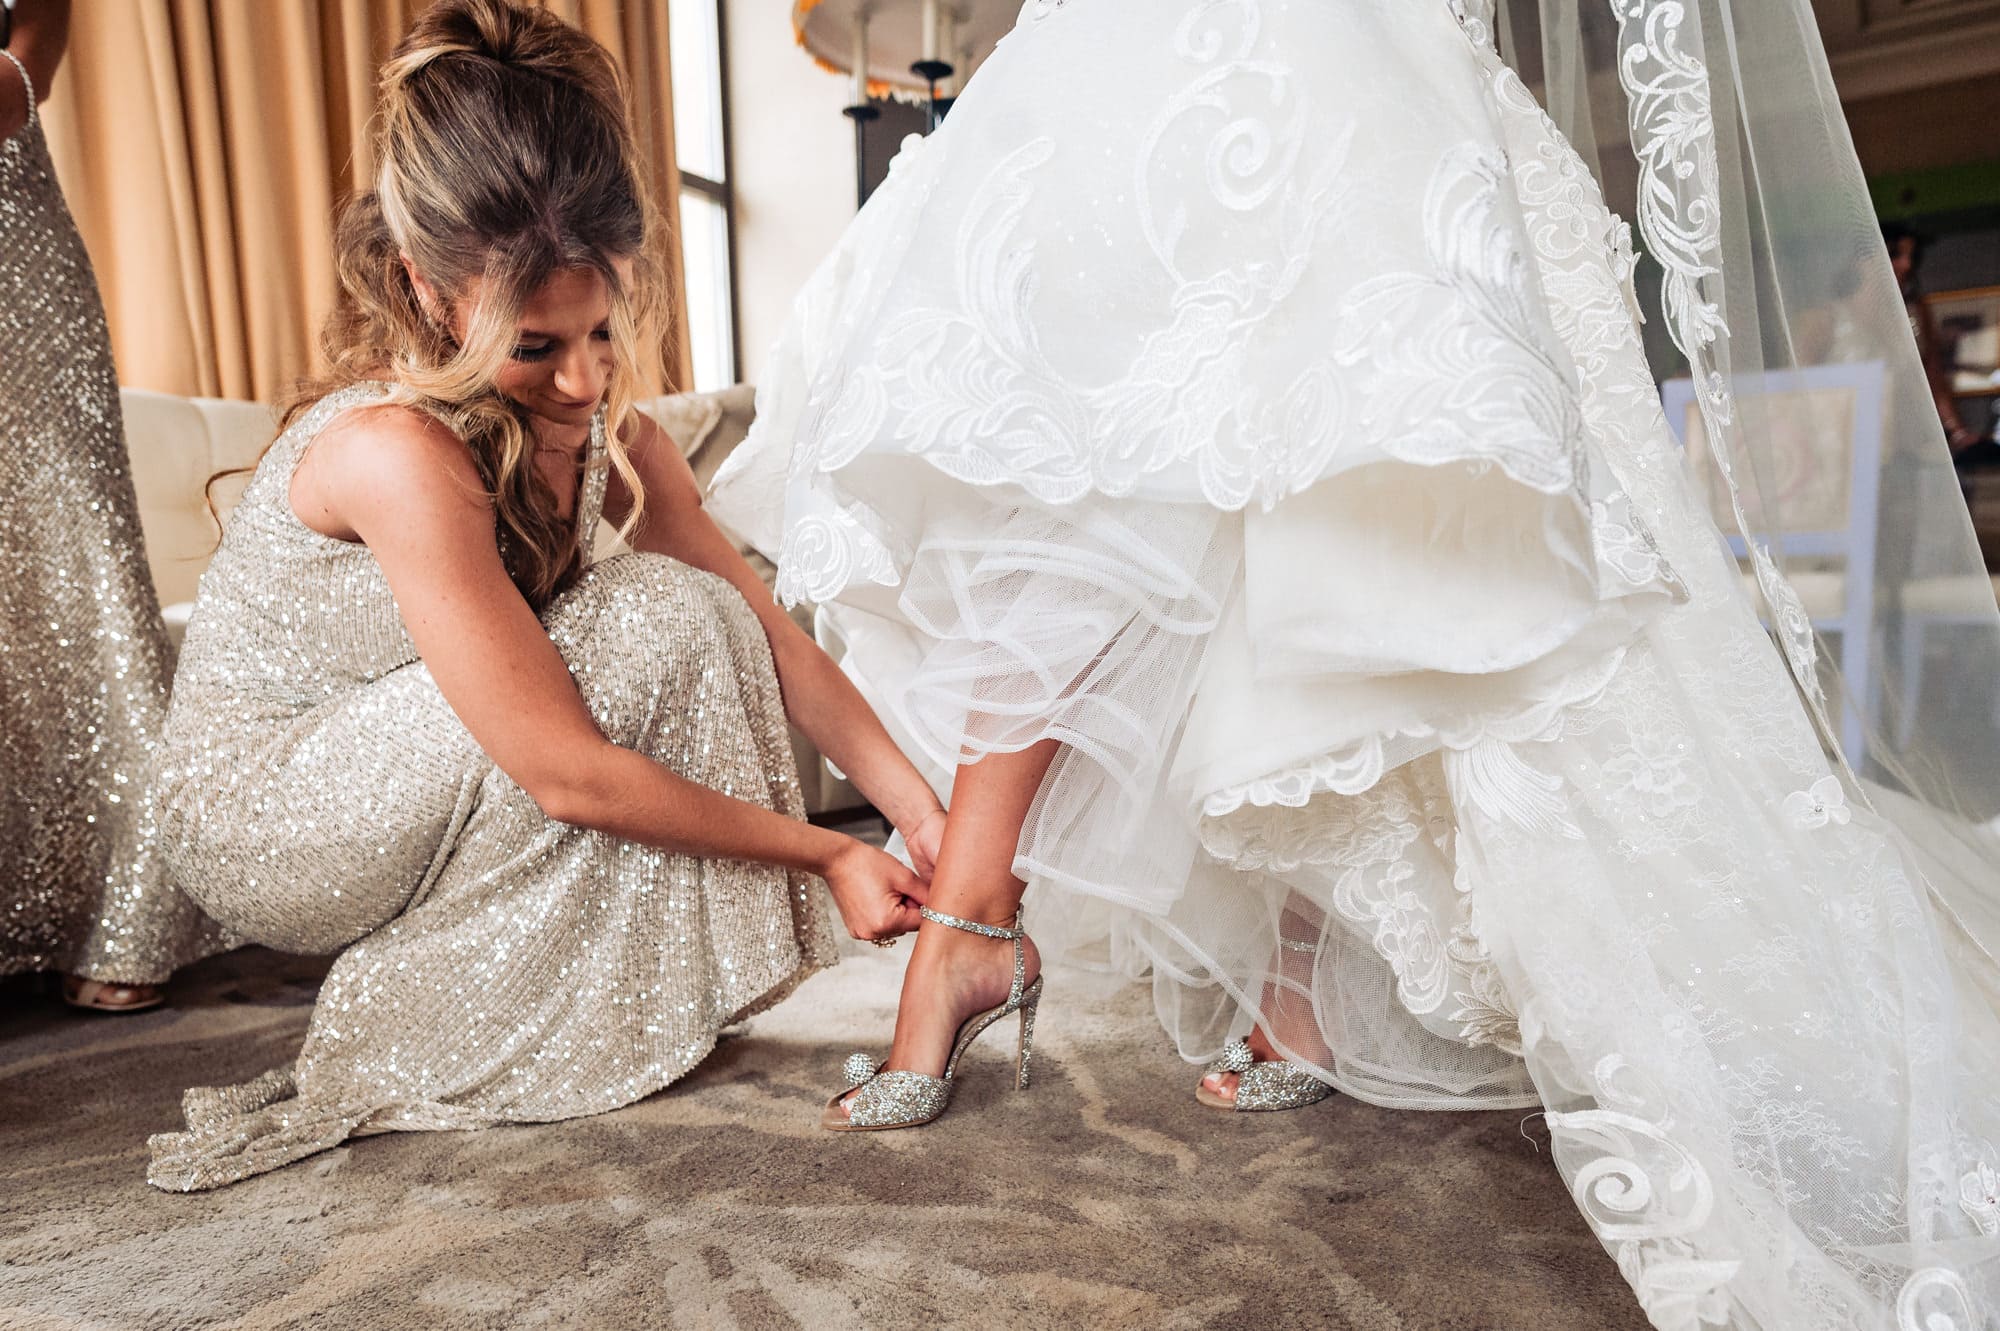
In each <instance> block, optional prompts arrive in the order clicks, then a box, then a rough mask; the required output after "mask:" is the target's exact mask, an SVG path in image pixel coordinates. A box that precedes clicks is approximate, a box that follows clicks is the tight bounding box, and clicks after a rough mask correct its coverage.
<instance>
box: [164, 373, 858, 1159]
mask: <svg viewBox="0 0 2000 1331" xmlns="http://www.w3.org/2000/svg"><path fill="white" fill-rule="evenodd" d="M385 391H386V390H385V388H384V386H381V385H367V384H364V385H358V386H356V387H353V388H349V389H345V390H342V391H341V392H338V393H335V394H333V395H331V396H329V397H327V398H325V399H323V400H322V401H320V402H319V403H317V404H316V405H314V406H313V407H311V408H309V409H308V410H307V411H305V412H304V413H303V414H301V415H300V416H299V417H298V419H297V420H295V421H294V422H293V424H292V425H291V426H290V428H288V429H287V430H286V431H285V433H284V434H282V435H281V436H280V437H279V439H278V441H277V443H276V444H275V445H273V447H272V449H271V451H270V452H269V453H267V454H266V455H265V457H264V459H263V461H262V462H261V463H260V464H259V465H258V468H257V472H256V474H255V476H253V477H252V479H251V482H250V485H249V487H248V488H247V489H246V490H245V492H244V495H243V499H242V502H241V503H240V504H239V505H238V506H237V508H236V509H235V511H234V512H233V513H232V514H231V517H230V522H229V528H228V532H227V534H226V535H225V536H224V538H223V543H222V548H221V549H220V550H219V551H218V552H217V554H216V558H215V561H214V563H213V564H211V565H210V567H209V570H208V572H207V573H205V574H204V575H203V577H202V581H201V590H200V593H199V596H198V598H197V600H196V602H195V610H194V615H193V618H192V620H191V621H190V623H189V626H188V633H187V641H186V643H185V645H184V646H183V648H182V652H181V660H180V669H179V672H178V673H177V675H176V676H175V683H174V698H173V707H172V710H171V713H170V715H169V717H168V724H167V742H166V749H167V753H166V766H165V769H164V771H163V775H162V777H161V782H160V786H161V798H162V813H161V823H162V828H163V831H164V833H165V839H166V845H167V847H168V858H169V859H170V861H171V862H172V864H173V866H174V869H175V871H176V873H177V874H178V875H179V877H180V880H181V881H182V882H184V883H185V884H186V886H187V890H188V891H189V892H190V893H192V894H193V895H194V896H195V897H197V898H198V899H199V900H200V901H201V902H202V904H203V905H204V906H205V907H206V908H207V909H208V910H209V911H210V913H211V914H213V915H214V916H215V917H216V918H217V919H219V920H222V921H224V922H225V923H226V924H227V925H228V926H229V927H230V928H231V929H233V930H235V931H237V932H238V933H240V934H241V935H242V936H243V937H244V938H246V939H249V940H251V941H253V942H258V943H263V944H265V945H267V946H270V947H276V948H280V949H283V950H286V951H293V952H315V953H324V952H335V951H338V952H340V957H339V959H338V960H337V961H336V962H335V963H334V965H333V969H332V970H331V971H330V972H329V973H328V975H327V977H326V982H325V984H324V985H323V986H322V987H321V990H320V995H319V1001H318V1003H317V1005H316V1006H315V1007H314V1009H313V1017H312V1024H311V1027H310V1029H309V1030H308V1032H307V1035H306V1041H305V1047H304V1049H303V1050H301V1052H300V1054H299V1057H298V1059H297V1061H296V1062H295V1063H293V1064H291V1065H289V1066H286V1067H283V1068H279V1069H275V1070H273V1071H272V1072H270V1073H268V1074H266V1075H265V1076H263V1077H261V1078H259V1079H257V1080H255V1081H252V1082H249V1083H246V1084H244V1085H240V1086H233V1087H227V1088H222V1089H207V1088H204V1089H197V1090H193V1091H190V1092H188V1095H187V1103H186V1108H187V1121H188V1126H187V1130H186V1131H184V1132H177V1133H169V1134H163V1135H160V1136H156V1137H154V1138H153V1140H152V1151H153V1163H152V1168H151V1171H150V1173H149V1175H148V1177H149V1178H150V1179H151V1180H152V1182H153V1183H154V1184H155V1185H157V1186H159V1187H162V1188H170V1189H178V1190H190V1189H197V1188H208V1187H215V1186H217V1185H220V1184H224V1183H229V1182H233V1181H235V1180H237V1179H241V1178H244V1177H247V1176H249V1175H252V1174H257V1173H261V1172H263V1171H265V1170H268V1169H273V1168H276V1167H277V1166H279V1165H282V1164H284V1163H286V1162H287V1161H291V1160H296V1159H298V1158H300V1157H302V1156H305V1155H309V1154H311V1153H313V1152H315V1151H321V1150H325V1149H327V1148H328V1147H331V1146H334V1145H337V1144H338V1143H340V1142H341V1141H343V1140H345V1139H346V1138H348V1137H349V1136H352V1135H355V1134H359V1133H369V1132H387V1131H394V1130H398V1129H405V1130H421V1129H445V1128H479V1127H485V1126H489V1125H491V1124H496V1123H502V1122H548V1121H553V1120H556V1119H565V1118H574V1117H578V1116H580V1115H585V1114H595V1113H601V1112H603V1111H605V1110H608V1109H615V1108H617V1107H619V1106H621V1105H625V1104H629V1103H631V1102H632V1101H634V1100H638V1099H641V1098H642V1097H644V1096H647V1095H650V1094H652V1093H653V1092H654V1091H657V1090H658V1089H660V1088H661V1087H662V1086H665V1085H666V1084H667V1083H669V1082H671V1081H673V1080H675V1079H676V1078H678V1077H680V1076H681V1075H682V1074H683V1073H685V1072H687V1071H688V1069H690V1068H692V1067H693V1066H694V1065H695V1064H696V1063H699V1062H700V1061H701V1060H702V1059H703V1058H704V1057H706V1056H707V1054H708V1052H709V1050H710V1049H711V1048H713V1046H714V1043H715V1039H716V1035H717V1033H718V1032H719V1031H720V1030H721V1029H722V1028H723V1027H724V1026H726V1025H728V1024H729V1023H730V1022H732V1021H735V1020H737V1019H738V1018H740V1017H743V1016H747V1015H749V1014H750V1013H752V1012H755V1011H758V1010H760V1009H762V1008H765V1007H768V1006H769V1005H771V1004H773V1003H775V1002H777V1001H778V1000H779V999H781V998H783V997H784V996H785V995H786V994H788V993H789V992H791V990H792V989H793V988H794V987H796V986H797V985H798V984H799V982H800V981H802V980H804V979H805V978H806V977H807V976H808V975H811V974H812V973H813V972H814V971H816V970H818V969H820V968H822V967H824V966H828V965H831V964H832V963H833V961H834V959H835V956H836V953H835V944H834V940H833V934H832V927H831V922H830V916H829V914H828V906H829V903H828V900H827V896H826V893H825V890H824V889H823V888H822V887H821V886H820V885H819V883H818V882H817V880H815V879H813V878H812V877H811V876H809V875H806V874H801V873H793V872H789V871H787V870H784V869H780V868H773V867H770V866H766V865H759V864H752V863H748V862H745V861H740V860H712V859H703V858H699V857H696V856H691V855H683V854H675V853H672V852H669V851H666V850H660V849H656V848H653V847H650V846H644V845H640V844H638V843H635V842H630V841H625V840H622V839H620V838H618V837H614V836H610V835H608V834H606V833H602V832H596V831H591V830H589V829H587V828H582V827H574V826H570V825H567V824H563V823H558V822H554V821H552V820H551V819H549V818H548V817H547V816H545V815H544V814H543V813H542V811H541V809H540V807H539V806H537V805H536V804H535V802H534V801H533V800H532V799H530V798H529V797H528V795H527V794H526V793H525V792H524V791H522V789H521V788H520V787H519V786H518V785H516V784H515V783H514V782H513V781H512V780H510V779H509V778H508V776H507V775H506V773H504V772H502V771H501V770H500V769H498V768H497V767H495V766H494V765H493V763H492V761H491V760H490V759H489V758H487V756H486V755H485V753H484V751H483V750H481V749H480V747H479V745H478V743H477V742H476V741H475V740H474V739H473V738H472V736H471V734H470V733H469V732H468V731H467V730H466V729H465V727H464V725H463V724H461V723H460V722H459V720H458V718H457V716H456V715H455V714H454V713H453V712H452V710H451V707H450V705H449V704H448V703H446V701H445V700H444V696H443V695H442V694H441V693H439V691H438V688H437V685H436V684H435V683H433V682H432V679H431V675H430V671H429V669H428V667H426V666H425V665H424V664H423V662H422V661H421V660H420V659H419V658H418V655H417V651H416V648H415V646H414V644H412V642H411V641H410V637H409V634H408V633H407V631H406V630H405V629H404V627H403V621H402V617H401V615H400V613H399V612H398V611H397V609H396V603H395V600H394V598H393V597H392V595H391V594H390V590H389V586H388V583H387V581H386V580H385V579H384V577H383V574H382V570H381V567H380V566H379V565H378V564H377V563H376V562H375V557H374V555H373V554H372V553H370V552H369V550H368V548H367V547H366V546H365V545H361V544H358V543H352V542H345V541H338V540H334V539H332V538H330V537H327V536H324V535H321V534H320V533H318V532H315V531H313V530H312V529H311V528H309V527H307V526H306V525H305V523H303V522H301V521H300V520H299V518H298V516H297V515H296V514H295V513H294V512H293V510H292V506H291V498H290V485H291V477H292V473H293V471H294V469H295V468H296V467H297V465H298V462H299V459H300V458H301V457H302V456H304V453H305V451H306V449H307V448H308V447H309V446H310V445H311V443H312V441H313V439H314V438H315V437H316V436H317V435H318V434H319V432H320V431H321V430H323V429H324V428H325V427H326V425H327V424H328V422H330V421H331V420H333V419H334V418H335V417H337V416H338V415H340V414H341V413H342V412H344V411H347V410H349V409H351V408H355V407H359V406H364V405H367V404H369V403H372V402H376V401H379V400H381V399H382V398H383V396H384V394H385ZM607 475H608V461H607V459H606V456H605V452H604V425H603V417H602V415H601V414H600V416H599V418H598V421H597V423H596V424H595V426H594V427H593V437H592V443H591V449H590V457H589V461H588V465H587V470H586V481H585V484H584V485H583V487H582V488H581V490H580V492H579V495H578V499H577V527H578V530H579V532H581V533H584V534H585V535H584V536H582V537H579V539H587V537H588V535H589V534H590V533H593V532H594V531H595V530H596V527H597V522H598V515H599V513H600V512H601V509H602V505H603V499H604V485H605V479H606V476H607ZM542 619H543V623H544V624H545V625H546V627H547V629H548V632H549V636H550V638H551V639H552V640H553V641H554V642H555V644H556V647H557V649H558V650H559V651H561V653H562V655H563V657H564V659H565V660H566V661H567V662H568V663H569V667H570V672H571V674H572V675H573V676H574V677H575V679H576V682H577V687H578V688H579V689H580V690H581V691H582V694H583V697H584V700H585V702H586V703H587V704H588V705H589V707H590V710H591V713H592V715H593V717H594V718H595V719H596V721H597V724H598V726H599V727H600V728H601V729H602V730H603V731H604V733H605V735H606V737H607V738H609V739H611V740H612V741H613V742H614V743H617V744H620V745H622V746H624V747H627V748H631V749H635V750H637V751H638V752H641V753H644V754H646V755H647V756H649V757H651V758H653V759H655V760H657V761H659V762H660V763H662V764H664V765H666V766H667V767H668V768H670V769H672V770H673V771H675V772H676V773H678V774H679V775H681V776H683V777H685V778H687V779H688V780H691V781H696V782H699V783H701V784H703V785H706V786H709V787H711V788H712V789H716V790H720V791H723V792H724V793H726V794H730V795H734V796H736V797H737V798H739V799H744V800H749V801H752V802H754V803H757V804H760V805H762V806H764V807H766V808H771V809H777V810H780V811H782V812H784V813H786V814H789V815H791V816H793V817H803V816H804V814H803V809H804V806H803V801H802V798H801V795H800V791H799V784H798V774H797V770H796V768H795V767H794V766H793V763H792V756H791V748H790V742H789V738H788V732H787V730H786V725H785V713H784V707H783V702H782V699H781V698H780V696H779V692H778V683H777V676H776V673H775V668H774V666H773V665H772V661H771V652H770V647H769V644H768V643H767V641H766V640H765V637H764V633H763V629H762V627H761V626H760V625H759V624H758V622H757V618H756V616H755V614H754V613H753V612H752V611H751V609H750V607H749V605H748V604H747V603H746V602H745V601H744V600H743V598H742V596H741V595H739V594H738V593H737V592H736V591H735V590H734V589H733V588H731V587H730V586H729V584H728V583H726V582H724V581H723V580H722V579H720V578H716V577H714V576H712V575H710V574H707V573H702V572H699V571H697V570H694V569H691V568H689V567H687V566H686V565H684V564H681V563H678V562H677V561H674V560H671V559H668V558H666V557H664V556H660V555H649V554H630V555H623V556H619V557H616V558H613V559H610V560H606V561H604V562H602V563H598V564H593V565H592V566H591V567H589V568H587V569H586V570H585V571H584V572H583V573H582V574H581V575H580V577H579V578H578V580H577V581H576V582H575V583H574V584H573V585H572V586H570V587H569V588H568V589H566V590H565V591H563V592H562V593H560V594H559V595H558V596H557V598H556V599H555V601H554V602H553V603H552V604H551V605H550V607H549V608H548V610H547V611H545V612H544V614H543V616H542Z"/></svg>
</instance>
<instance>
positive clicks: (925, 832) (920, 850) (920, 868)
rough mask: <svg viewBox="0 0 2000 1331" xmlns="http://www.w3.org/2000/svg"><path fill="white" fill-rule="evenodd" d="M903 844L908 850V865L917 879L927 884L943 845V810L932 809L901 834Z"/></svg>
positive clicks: (933, 872)
mask: <svg viewBox="0 0 2000 1331" xmlns="http://www.w3.org/2000/svg"><path fill="white" fill-rule="evenodd" d="M903 843H904V844H905V845H907V846H908V847H909V848H910V863H911V864H912V865H914V866H915V868H916V870H917V877H919V878H921V879H923V880H924V881H925V882H926V883H928V882H929V881H930V880H931V878H932V877H933V876H934V875H935V874H936V873H937V862H938V852H939V850H940V848H942V847H943V845H944V810H943V809H932V810H931V811H930V812H929V813H927V814H925V815H924V816H923V817H922V818H921V819H919V820H918V822H917V825H916V826H915V827H913V828H911V829H910V830H909V831H907V832H905V833H903Z"/></svg>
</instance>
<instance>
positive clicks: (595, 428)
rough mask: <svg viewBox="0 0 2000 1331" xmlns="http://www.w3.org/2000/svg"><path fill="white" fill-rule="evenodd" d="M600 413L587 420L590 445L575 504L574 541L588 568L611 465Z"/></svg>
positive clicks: (601, 412) (605, 432)
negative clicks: (581, 552) (588, 422)
mask: <svg viewBox="0 0 2000 1331" xmlns="http://www.w3.org/2000/svg"><path fill="white" fill-rule="evenodd" d="M606 434H607V431H606V428H605V423H604V410H603V408H601V407H600V408H599V409H598V412H597V414H596V415H595V416H593V417H591V418H590V444H589V446H588V447H587V448H586V449H585V450H584V457H583V490H582V492H581V493H580V494H579V495H578V496H577V502H576V541H577V545H578V546H579V547H581V548H582V551H583V562H584V563H585V564H586V565H588V564H589V563H590V562H591V561H590V552H591V547H592V546H594V545H595V544H596V543H597V524H598V522H599V521H600V520H601V519H602V518H603V517H604V487H605V485H606V483H607V482H608V481H609V480H610V479H611V463H610V461H609V458H608V456H607V454H608V451H609V450H608V448H607V445H606V443H605V437H606Z"/></svg>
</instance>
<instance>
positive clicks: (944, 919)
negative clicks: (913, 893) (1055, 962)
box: [917, 906, 1023, 939]
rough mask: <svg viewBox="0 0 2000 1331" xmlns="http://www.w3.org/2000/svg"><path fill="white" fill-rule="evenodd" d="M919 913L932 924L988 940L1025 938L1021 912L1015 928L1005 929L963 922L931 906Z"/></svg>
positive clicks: (1015, 919)
mask: <svg viewBox="0 0 2000 1331" xmlns="http://www.w3.org/2000/svg"><path fill="white" fill-rule="evenodd" d="M917 911H918V913H919V914H921V915H922V916H923V917H924V918H925V919H927V920H929V921H930V922H931V923H932V924H942V925H944V926H946V927H947V928H951V929H963V930H964V931H965V932H966V933H969V934H985V935H986V936H987V937H988V938H1006V939H1019V938H1021V937H1023V932H1022V930H1021V927H1020V925H1021V916H1020V912H1018V911H1017V912H1015V914H1014V928H1012V929H1003V928H1001V927H1000V926H999V925H997V924H980V923H979V922H978V921H976V920H961V919H959V918H958V916H956V915H947V914H945V913H944V912H943V911H941V910H932V909H931V908H930V907H929V906H919V907H917Z"/></svg>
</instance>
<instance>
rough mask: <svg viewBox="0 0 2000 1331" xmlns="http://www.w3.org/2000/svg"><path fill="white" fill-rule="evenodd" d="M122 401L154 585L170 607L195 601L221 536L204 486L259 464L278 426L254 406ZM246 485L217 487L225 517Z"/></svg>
mask: <svg viewBox="0 0 2000 1331" xmlns="http://www.w3.org/2000/svg"><path fill="white" fill-rule="evenodd" d="M119 396H120V398H121V399H122V402H123V406H124V409H125V437H126V439H127V441H128V442H129V445H130V448H131V455H132V485H133V488H134V489H135V490H136V491H137V492H138V496H139V523H140V526H141V527H142V528H143V529H144V531H145V533H146V556H147V561H148V563H149V564H150V565H151V566H152V573H153V584H154V585H155V586H156V587H157V588H158V589H159V592H160V600H161V602H162V603H164V604H167V605H172V604H175V603H178V602H181V601H192V600H193V599H194V591H195V584H196V582H197V581H199V579H200V578H201V573H202V570H203V569H205V568H207V567H208V558H209V556H210V555H211V554H213V553H214V551H215V542H216V536H217V529H216V525H215V521H214V519H213V518H211V517H210V516H209V512H208V506H207V504H206V503H205V502H204V500H203V497H202V491H203V487H204V486H205V485H206V484H207V482H208V478H209V477H210V476H213V475H214V474H215V473H217V472H219V471H224V470H227V469H229V468H232V467H247V466H250V465H252V464H253V463H255V462H256V460H257V457H258V455H259V454H260V453H262V452H263V450H264V446H265V445H266V444H268V443H270V442H271V439H272V437H273V436H274V435H275V434H276V433H277V422H276V421H275V420H274V419H273V417H272V414H271V409H270V408H269V407H266V406H263V405H262V404H260V403H256V402H231V401H225V400H223V399H219V398H186V397H172V396H170V395H168V394H165V393H151V392H147V391H146V390H144V389H139V388H127V389H124V390H122V391H121V392H120V395H119ZM248 479H249V478H248V477H247V476H236V477H231V478H229V479H227V480H224V481H222V482H219V483H218V484H217V485H216V487H215V501H216V506H217V508H218V509H220V510H221V511H222V512H223V513H225V514H226V513H227V512H228V511H229V509H230V507H232V506H233V505H234V504H235V502H236V499H237V496H239V495H240V494H241V493H242V491H243V485H244V483H245V482H246V481H247V480H248Z"/></svg>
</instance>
